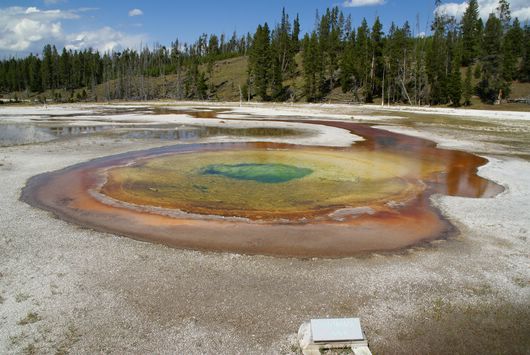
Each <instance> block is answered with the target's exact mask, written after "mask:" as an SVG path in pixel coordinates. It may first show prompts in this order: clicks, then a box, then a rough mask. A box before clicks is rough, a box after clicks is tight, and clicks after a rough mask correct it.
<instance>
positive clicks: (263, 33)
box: [0, 0, 530, 106]
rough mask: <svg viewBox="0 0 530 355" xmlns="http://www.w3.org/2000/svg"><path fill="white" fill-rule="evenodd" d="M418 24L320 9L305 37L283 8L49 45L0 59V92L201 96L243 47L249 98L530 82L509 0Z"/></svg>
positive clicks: (492, 94)
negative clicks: (218, 65) (277, 13)
mask: <svg viewBox="0 0 530 355" xmlns="http://www.w3.org/2000/svg"><path fill="white" fill-rule="evenodd" d="M435 3H436V6H438V5H440V0H437V1H435ZM416 22H419V20H417V21H416ZM415 27H416V28H415V30H414V32H415V34H413V30H412V29H411V26H410V24H409V23H408V22H405V23H404V24H403V25H402V26H397V25H395V24H394V23H392V24H391V26H390V27H389V29H388V32H387V33H386V34H385V32H384V31H383V26H382V24H381V22H380V20H379V18H376V19H375V21H374V23H373V24H372V25H371V26H369V25H368V23H367V21H366V20H365V19H363V20H362V22H361V25H360V26H359V27H358V28H353V26H352V18H351V16H348V17H345V16H344V14H343V13H342V11H340V10H339V8H337V7H335V8H332V9H328V10H327V11H326V12H325V13H324V14H318V13H317V17H316V22H315V28H314V30H313V31H312V32H311V33H307V34H305V35H304V36H303V38H300V22H299V19H298V16H296V18H295V19H294V21H292V22H291V20H290V18H289V16H288V15H287V14H286V13H285V10H284V11H283V12H282V16H281V20H280V21H279V23H278V24H277V25H276V26H275V27H274V28H272V29H271V28H270V27H269V25H268V24H267V23H265V24H263V25H259V26H258V27H257V29H256V32H255V33H254V34H253V35H252V34H250V33H249V34H247V35H245V36H241V37H238V35H237V34H236V33H234V34H233V35H232V37H230V38H229V39H228V38H226V37H225V35H221V36H217V35H210V36H208V35H206V34H204V35H202V36H201V37H200V38H199V39H198V40H197V41H196V42H195V43H193V44H191V45H189V44H186V43H184V44H183V43H180V42H178V41H175V42H174V43H172V44H171V46H170V47H169V48H166V47H165V46H160V45H157V46H155V47H154V48H153V49H149V48H147V47H146V48H143V49H141V50H139V51H136V50H132V49H127V50H125V51H122V52H112V53H103V54H101V53H99V52H98V51H94V50H91V49H86V50H82V51H77V50H68V49H62V51H61V52H60V53H59V52H58V51H57V49H56V48H55V46H53V45H46V46H45V47H44V49H43V52H42V54H41V55H33V54H30V55H29V56H27V57H25V58H10V59H6V60H2V61H0V91H1V92H2V93H11V92H15V91H19V92H20V91H25V92H30V93H41V92H44V91H45V90H51V91H52V92H54V94H53V95H54V96H55V97H54V99H56V100H65V99H68V98H64V97H58V95H59V93H58V92H60V91H62V90H65V91H66V92H70V93H71V95H72V96H73V92H74V90H76V89H81V88H83V89H86V90H89V92H91V95H90V98H91V99H98V98H97V97H95V92H96V90H95V87H96V86H97V85H100V84H104V85H103V87H104V90H103V92H104V93H103V94H102V95H103V96H104V97H99V99H100V100H101V99H106V100H110V99H152V98H158V97H170V98H175V99H203V100H204V99H210V98H213V97H214V96H215V90H216V87H215V86H214V85H213V82H212V77H213V67H214V63H215V62H216V61H219V60H223V59H228V58H232V57H238V56H248V58H249V61H248V63H249V64H248V76H247V78H246V81H245V82H243V83H240V84H241V86H240V93H241V96H242V97H244V98H245V99H249V100H250V99H259V100H263V101H270V100H273V101H286V100H299V99H305V100H307V101H310V102H318V101H321V100H323V99H325V97H326V96H327V95H328V94H330V93H331V92H332V91H333V90H336V89H338V88H340V89H342V92H343V93H344V94H347V95H348V97H350V100H351V101H355V102H372V100H373V99H374V98H376V97H378V98H383V99H384V101H385V102H388V103H408V104H427V103H428V104H451V105H454V106H459V105H460V104H461V103H463V104H465V105H468V104H470V100H471V96H472V95H474V94H476V95H478V96H479V97H480V98H481V100H482V101H484V102H488V103H493V102H495V101H497V100H502V99H505V98H507V97H508V96H509V94H510V83H511V82H512V81H514V80H519V81H522V82H529V81H530V26H529V25H528V23H527V24H526V25H525V26H524V27H523V26H522V25H521V23H520V22H519V20H518V19H517V18H515V19H512V18H511V13H510V6H509V2H508V1H506V0H500V1H499V4H498V7H497V9H496V12H495V13H492V14H490V16H489V17H488V19H487V21H486V23H485V24H484V23H483V21H482V19H481V18H480V17H479V8H478V3H477V0H470V1H469V4H468V7H467V10H466V11H465V13H464V15H463V17H462V19H461V20H460V21H457V20H456V19H455V18H454V17H449V16H447V15H445V14H443V13H436V14H435V18H434V20H433V23H432V28H431V34H430V35H428V36H425V35H420V28H419V25H418V24H417V25H416V26H415ZM169 74H172V75H173V76H172V77H171V80H174V81H175V85H173V86H172V87H173V88H174V89H172V91H171V92H160V91H159V90H158V91H157V90H155V89H154V87H153V86H154V85H155V84H154V83H153V80H147V78H154V77H164V80H165V79H166V77H165V76H166V75H169ZM300 77H302V78H303V80H297V79H298V78H300ZM300 89H301V90H300ZM55 91H57V92H55ZM63 92H64V91H63ZM85 92H86V91H85ZM85 96H86V95H85Z"/></svg>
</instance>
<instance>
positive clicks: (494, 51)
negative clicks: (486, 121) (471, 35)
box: [477, 14, 509, 103]
mask: <svg viewBox="0 0 530 355" xmlns="http://www.w3.org/2000/svg"><path fill="white" fill-rule="evenodd" d="M502 34H503V28H502V22H501V21H500V20H499V19H498V18H497V17H496V16H495V15H494V14H490V16H489V18H488V21H487V22H486V27H485V28H484V45H483V51H484V54H483V56H482V59H481V67H482V76H481V80H480V82H479V84H478V88H477V92H478V95H479V97H480V99H481V100H482V101H483V102H488V103H494V102H496V101H497V100H498V99H499V98H500V99H502V98H505V97H506V96H507V95H508V94H509V84H508V83H507V82H506V80H505V79H504V78H503V75H502V74H503V73H502V70H503V67H502V62H503V56H502V37H503V36H502Z"/></svg>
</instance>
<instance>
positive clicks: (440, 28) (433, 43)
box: [427, 13, 448, 105]
mask: <svg viewBox="0 0 530 355" xmlns="http://www.w3.org/2000/svg"><path fill="white" fill-rule="evenodd" d="M446 24H447V19H446V18H445V17H444V16H441V15H440V14H438V13H437V14H436V17H435V19H434V23H433V31H434V34H433V36H432V38H430V43H429V47H428V48H427V76H428V79H429V83H430V95H429V101H430V103H431V104H433V105H438V104H445V103H447V84H448V83H447V79H448V78H447V74H448V73H447V64H446V60H447V36H446V34H445V32H446V30H445V29H446Z"/></svg>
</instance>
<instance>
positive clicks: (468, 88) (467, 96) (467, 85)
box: [462, 66, 473, 106]
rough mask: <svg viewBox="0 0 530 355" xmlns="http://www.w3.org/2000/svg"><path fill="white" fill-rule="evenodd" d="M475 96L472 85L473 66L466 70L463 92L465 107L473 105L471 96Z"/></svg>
mask: <svg viewBox="0 0 530 355" xmlns="http://www.w3.org/2000/svg"><path fill="white" fill-rule="evenodd" d="M472 95H473V84H472V83H471V66H469V67H467V69H466V78H465V80H464V87H463V90H462V98H463V99H464V106H470V105H471V96H472Z"/></svg>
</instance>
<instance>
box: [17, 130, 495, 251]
mask: <svg viewBox="0 0 530 355" xmlns="http://www.w3.org/2000/svg"><path fill="white" fill-rule="evenodd" d="M298 122H301V123H305V124H312V125H320V126H322V125H323V126H330V127H335V128H341V129H345V130H348V131H350V132H352V133H353V134H355V135H358V136H361V137H363V138H364V140H363V141H361V142H355V143H354V144H352V145H351V146H349V147H341V148H337V147H323V146H306V145H297V144H286V143H277V142H223V143H205V144H177V145H172V146H167V147H162V148H154V149H150V150H143V151H133V152H128V153H123V154H119V155H113V156H108V157H103V158H99V159H95V160H92V161H89V162H86V163H81V164H78V165H74V166H71V167H68V168H65V169H63V170H59V171H56V172H51V173H45V174H42V175H38V176H35V177H33V178H31V179H30V180H29V181H28V184H27V186H26V187H25V188H24V190H23V193H22V200H24V201H26V202H27V203H29V204H31V205H33V206H37V207H40V208H43V209H46V210H49V211H52V212H53V213H54V214H55V215H57V216H58V217H60V218H62V219H65V220H67V221H70V222H73V223H77V224H80V225H82V226H85V227H89V228H93V229H96V230H99V231H107V232H111V233H116V234H119V235H123V236H127V237H131V238H134V239H138V240H143V241H149V242H155V243H162V244H166V245H168V246H172V247H177V248H188V249H197V250H209V251H226V252H236V253H245V254H265V255H274V256H286V257H291V256H293V257H330V258H334V257H346V256H351V255H357V254H360V253H366V252H372V251H394V250H399V249H402V248H405V247H409V246H412V245H416V244H419V243H424V242H428V241H432V240H435V239H439V238H444V237H447V236H449V235H450V234H451V233H454V232H455V228H454V227H453V226H452V225H451V224H450V223H449V222H448V221H447V220H445V219H444V218H443V217H442V216H441V214H440V213H439V212H438V211H437V210H436V209H435V208H434V207H433V206H431V204H430V196H432V195H433V194H436V193H439V194H444V195H450V196H463V197H472V198H488V197H493V196H495V195H497V194H498V193H500V192H501V191H502V190H503V188H502V187H501V186H499V185H497V184H495V183H493V182H491V181H489V180H487V179H484V178H482V177H480V176H478V175H477V169H478V168H479V167H480V166H482V165H484V164H485V163H486V162H487V160H486V159H484V158H481V157H478V156H476V155H473V154H470V153H466V152H461V151H457V150H448V149H440V148H437V147H436V145H435V143H433V142H431V141H428V140H425V139H421V138H415V137H410V136H405V135H402V134H398V133H392V132H388V131H385V130H380V129H376V128H372V127H370V126H369V125H365V124H358V123H351V122H339V121H325V120H319V121H315V120H298Z"/></svg>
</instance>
